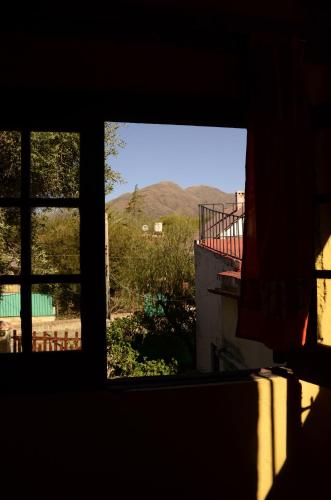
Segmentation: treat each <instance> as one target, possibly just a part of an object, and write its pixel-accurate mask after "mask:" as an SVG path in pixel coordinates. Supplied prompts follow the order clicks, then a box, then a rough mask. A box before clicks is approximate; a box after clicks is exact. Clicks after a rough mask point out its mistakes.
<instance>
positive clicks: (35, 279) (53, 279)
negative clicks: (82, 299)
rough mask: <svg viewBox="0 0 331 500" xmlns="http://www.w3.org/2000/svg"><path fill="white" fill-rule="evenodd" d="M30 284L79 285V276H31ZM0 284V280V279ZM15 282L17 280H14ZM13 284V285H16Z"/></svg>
mask: <svg viewBox="0 0 331 500" xmlns="http://www.w3.org/2000/svg"><path fill="white" fill-rule="evenodd" d="M30 281H31V283H33V284H39V283H46V284H47V283H80V282H81V276H80V274H32V275H31V278H30ZM0 282H1V278H0ZM16 282H17V280H16ZM16 282H15V283H16Z"/></svg>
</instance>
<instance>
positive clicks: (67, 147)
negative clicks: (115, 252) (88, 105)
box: [0, 123, 125, 311]
mask: <svg viewBox="0 0 331 500" xmlns="http://www.w3.org/2000/svg"><path fill="white" fill-rule="evenodd" d="M120 126H121V124H117V123H106V124H105V192H106V193H109V192H110V191H111V190H112V188H113V185H114V183H115V182H120V181H121V175H120V174H119V173H118V172H115V171H114V170H113V169H112V166H111V163H110V159H111V157H112V156H115V155H117V154H118V151H119V148H122V147H124V146H125V143H124V141H123V140H122V139H121V138H120V136H119V128H120ZM79 141H80V137H79V134H77V133H72V132H32V133H31V195H32V196H35V197H40V196H42V197H49V198H52V197H77V196H78V195H79V167H80V142H79ZM0 168H1V175H2V196H13V197H19V196H20V189H21V186H20V170H21V135H20V133H19V132H15V131H0ZM74 211H75V209H70V210H69V209H68V210H66V209H61V210H59V209H39V208H38V209H34V210H33V212H32V242H31V243H32V268H33V269H32V270H33V272H34V273H41V274H42V273H44V272H45V269H47V272H51V273H57V272H59V273H67V272H79V220H78V211H77V210H76V212H77V214H76V215H75V216H74V217H72V215H73V212H74ZM69 213H71V216H69ZM0 252H1V254H0V272H1V273H4V274H15V273H17V272H19V268H20V219H19V209H16V208H8V209H7V208H2V209H1V211H0ZM38 286H39V285H38ZM39 288H40V290H41V288H42V287H41V286H39ZM48 290H49V291H50V290H52V293H53V295H54V296H55V295H56V297H57V299H58V300H59V301H60V302H61V303H62V306H61V308H60V309H61V310H62V311H64V303H65V300H67V301H68V303H70V304H71V305H72V307H76V306H77V307H78V290H77V287H76V286H74V285H72V286H71V285H69V286H67V287H65V286H62V287H59V286H58V287H57V288H56V286H50V285H49V286H48ZM60 299H61V300H60ZM75 304H76V305H75Z"/></svg>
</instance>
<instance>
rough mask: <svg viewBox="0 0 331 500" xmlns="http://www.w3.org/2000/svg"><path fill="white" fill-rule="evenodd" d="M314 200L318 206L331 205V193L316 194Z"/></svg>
mask: <svg viewBox="0 0 331 500" xmlns="http://www.w3.org/2000/svg"><path fill="white" fill-rule="evenodd" d="M313 200H314V203H315V204H316V205H319V204H324V203H331V193H321V194H315V196H314V199H313Z"/></svg>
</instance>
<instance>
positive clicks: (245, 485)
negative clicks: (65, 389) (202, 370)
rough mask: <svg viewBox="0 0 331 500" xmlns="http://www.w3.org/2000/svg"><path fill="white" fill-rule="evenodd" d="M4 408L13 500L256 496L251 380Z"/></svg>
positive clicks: (4, 473) (19, 402) (15, 400)
mask: <svg viewBox="0 0 331 500" xmlns="http://www.w3.org/2000/svg"><path fill="white" fill-rule="evenodd" d="M0 401H1V403H2V405H1V406H2V408H5V414H6V418H5V422H4V423H6V432H4V433H3V434H2V437H1V457H0V467H1V477H2V483H1V488H2V491H3V492H4V491H6V490H7V489H9V491H10V495H8V496H7V498H13V499H16V498H23V495H24V498H27V497H28V496H29V494H30V493H31V495H32V494H33V498H43V499H44V498H47V499H53V498H54V499H57V500H58V499H59V498H72V499H74V498H93V499H96V500H97V499H99V498H100V499H101V498H102V499H103V500H104V499H105V498H123V499H129V498H135V499H140V498H141V499H144V500H148V499H151V500H152V499H153V500H156V499H158V500H160V499H169V498H171V499H181V500H183V499H190V500H191V499H199V500H215V499H241V498H242V499H247V500H251V499H252V500H253V499H255V498H256V491H257V432H256V429H257V421H258V390H257V384H256V383H255V382H254V381H252V379H249V380H247V382H242V383H224V384H210V385H205V386H200V387H197V386H195V387H178V388H165V389H155V390H154V389H153V390H152V389H151V390H142V389H141V390H127V391H122V392H117V393H115V392H112V393H111V392H108V391H106V390H104V391H99V392H94V393H92V392H91V393H87V392H85V393H75V394H53V395H47V396H45V395H34V396H23V395H21V396H18V395H17V396H13V395H11V396H8V397H6V396H1V397H0ZM243 409H244V410H243Z"/></svg>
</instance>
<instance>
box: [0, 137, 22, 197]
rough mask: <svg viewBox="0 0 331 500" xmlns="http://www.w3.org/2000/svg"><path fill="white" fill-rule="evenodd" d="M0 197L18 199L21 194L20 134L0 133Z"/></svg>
mask: <svg viewBox="0 0 331 500" xmlns="http://www.w3.org/2000/svg"><path fill="white" fill-rule="evenodd" d="M0 176H1V194H0V197H10V196H13V197H18V196H20V192H21V134H20V133H19V132H8V131H3V130H2V131H0Z"/></svg>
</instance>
